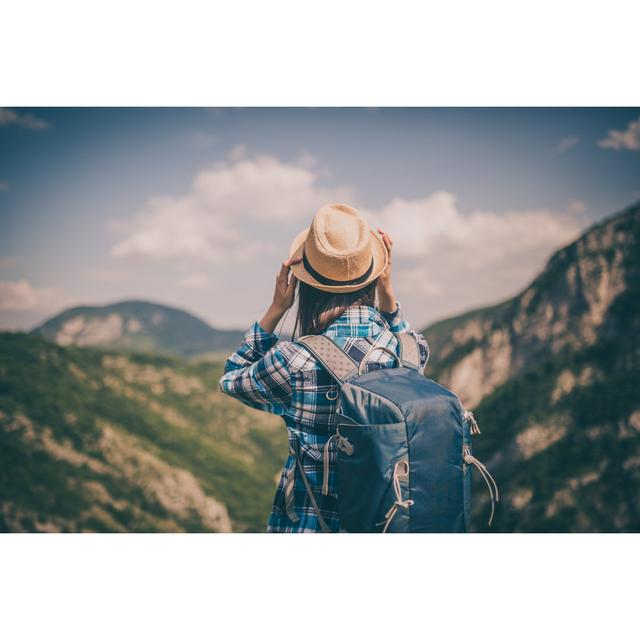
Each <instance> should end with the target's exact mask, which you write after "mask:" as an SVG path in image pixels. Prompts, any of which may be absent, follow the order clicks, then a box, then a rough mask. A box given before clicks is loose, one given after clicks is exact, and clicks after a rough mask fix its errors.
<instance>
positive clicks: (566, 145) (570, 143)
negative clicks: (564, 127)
mask: <svg viewBox="0 0 640 640" xmlns="http://www.w3.org/2000/svg"><path fill="white" fill-rule="evenodd" d="M578 144H580V138H579V137H578V136H566V137H565V138H562V140H560V141H559V142H558V144H557V145H556V152H557V153H565V152H567V151H569V149H571V148H573V147H575V146H577V145H578Z"/></svg>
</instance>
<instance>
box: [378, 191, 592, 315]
mask: <svg viewBox="0 0 640 640" xmlns="http://www.w3.org/2000/svg"><path fill="white" fill-rule="evenodd" d="M583 211H584V203H579V201H574V202H572V203H570V204H569V205H568V207H567V209H566V210H564V211H559V212H557V211H551V210H549V209H544V208H543V209H535V210H524V211H504V212H493V211H482V210H475V211H471V212H470V213H468V214H465V213H463V212H461V211H460V210H459V208H458V206H457V202H456V197H455V195H454V194H452V193H450V192H447V191H437V192H435V193H433V194H431V195H429V196H427V197H425V198H419V199H413V200H408V199H403V198H395V199H394V200H392V201H391V202H389V204H387V205H386V206H385V207H383V208H381V209H379V210H369V211H367V217H368V218H369V220H370V222H372V223H373V224H374V225H376V226H380V227H381V228H383V229H384V230H385V231H387V232H388V233H389V234H390V235H391V237H392V238H393V240H394V272H395V279H396V282H397V288H398V291H399V292H400V293H402V294H403V296H405V295H407V296H410V297H411V298H412V299H413V301H414V302H413V305H412V306H414V307H418V304H417V303H416V300H421V301H422V302H421V304H422V305H423V306H424V307H426V308H428V309H429V310H430V311H431V312H432V313H433V314H434V315H438V316H440V315H445V314H448V313H453V312H457V311H460V310H463V309H467V308H469V307H471V306H476V305H479V304H487V303H488V302H492V301H495V300H498V299H500V298H503V297H505V296H507V295H512V294H514V293H516V292H517V291H518V290H519V289H521V288H522V287H523V286H524V285H525V284H526V283H527V281H528V280H530V279H531V278H532V277H533V276H534V275H535V274H536V273H537V272H538V271H539V270H540V269H541V268H542V266H543V264H544V261H545V260H546V259H547V258H548V257H549V255H550V254H551V252H552V251H553V250H554V249H556V248H559V247H560V246H562V245H564V244H566V243H567V242H569V241H571V240H573V239H574V238H575V237H577V236H578V234H579V232H580V230H581V228H582V227H583V226H584V224H585V222H586V221H585V220H582V219H581V218H580V215H581V213H582V212H583ZM423 314H424V311H423Z"/></svg>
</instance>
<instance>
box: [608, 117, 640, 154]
mask: <svg viewBox="0 0 640 640" xmlns="http://www.w3.org/2000/svg"><path fill="white" fill-rule="evenodd" d="M598 146H600V147H602V148H603V149H616V150H620V149H629V150H630V151H640V117H639V118H638V119H637V120H632V121H631V122H630V123H629V124H628V126H627V128H626V130H625V131H616V130H615V129H610V130H609V133H608V135H607V137H606V138H603V139H602V140H598Z"/></svg>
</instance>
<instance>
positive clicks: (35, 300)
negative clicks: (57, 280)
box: [0, 278, 69, 311]
mask: <svg viewBox="0 0 640 640" xmlns="http://www.w3.org/2000/svg"><path fill="white" fill-rule="evenodd" d="M68 302H69V298H68V296H67V295H66V294H64V293H63V292H61V291H60V290H59V289H55V288H49V287H34V286H33V285H32V284H31V283H30V282H28V281H27V280H25V279H24V278H23V279H22V280H15V281H11V280H0V311H31V310H33V311H48V310H51V309H53V308H57V307H59V306H62V305H64V304H67V303H68Z"/></svg>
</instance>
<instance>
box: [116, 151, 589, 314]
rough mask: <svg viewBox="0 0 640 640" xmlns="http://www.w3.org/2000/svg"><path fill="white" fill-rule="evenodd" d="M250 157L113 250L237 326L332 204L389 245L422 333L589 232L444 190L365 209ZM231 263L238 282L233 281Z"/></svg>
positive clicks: (274, 163) (146, 219)
mask: <svg viewBox="0 0 640 640" xmlns="http://www.w3.org/2000/svg"><path fill="white" fill-rule="evenodd" d="M243 154H246V150H243ZM243 154H240V153H239V152H238V153H235V154H234V157H235V159H233V160H232V159H228V160H227V161H226V162H224V163H219V164H217V165H215V166H213V167H211V168H209V169H207V170H205V171H202V172H200V173H198V174H197V175H196V176H195V178H194V180H193V183H192V185H191V187H190V189H189V190H188V192H187V193H186V194H185V195H182V196H177V197H164V198H153V199H151V200H150V201H149V202H148V203H147V205H146V207H145V208H144V210H143V211H141V212H139V213H138V214H136V215H134V216H132V217H131V218H130V219H129V220H125V221H120V222H118V223H116V224H114V228H115V229H116V230H118V231H119V232H121V233H123V237H122V238H121V239H120V240H119V241H118V242H117V243H116V244H115V245H114V247H113V249H112V255H113V256H114V257H115V258H118V259H124V258H137V259H139V260H140V259H142V260H144V259H152V260H155V261H163V262H164V263H166V265H167V266H168V267H169V268H170V269H171V270H173V271H174V272H176V271H177V272H181V276H182V277H181V279H180V278H179V279H178V280H177V281H176V282H177V283H178V284H179V286H180V287H181V289H183V290H185V291H188V290H193V291H194V292H196V291H199V290H200V291H201V290H204V289H205V288H206V287H209V286H212V285H213V284H215V286H216V288H217V289H218V290H219V292H220V295H221V299H224V300H226V301H229V303H230V305H229V306H230V307H231V308H233V310H234V311H233V312H231V311H230V312H229V313H230V314H233V317H234V318H237V324H238V325H241V324H243V323H244V322H246V317H245V316H249V317H251V316H253V315H255V314H256V313H258V312H259V309H256V308H255V307H256V306H257V305H261V304H262V302H261V301H262V300H268V298H269V296H270V294H271V287H272V286H273V283H272V280H273V273H275V270H276V269H277V265H278V263H279V262H280V260H281V259H282V258H283V256H282V255H279V254H280V252H282V251H283V250H286V248H288V245H289V242H290V239H292V238H293V235H294V234H295V233H296V232H298V231H299V230H300V229H302V228H304V227H305V226H306V225H308V224H309V222H310V220H311V217H312V215H313V214H314V212H315V211H316V210H317V208H318V207H319V206H321V205H322V204H325V203H327V202H332V201H333V202H348V203H350V204H353V205H354V206H356V207H358V208H359V209H360V210H361V211H362V213H363V214H364V215H365V216H366V217H367V219H368V220H369V222H370V223H371V224H372V226H380V227H382V228H384V229H385V230H387V231H388V232H389V233H390V234H391V236H392V237H393V239H394V273H395V278H394V280H395V283H396V288H397V290H398V292H399V295H400V296H401V299H402V301H403V304H404V306H405V309H407V310H408V313H409V317H411V318H413V319H414V321H416V322H423V321H425V320H429V319H434V318H435V317H439V316H440V317H441V316H445V315H448V314H451V313H457V312H459V311H463V310H465V309H468V308H469V307H472V306H478V305H484V304H489V303H492V302H495V301H497V300H499V299H501V298H504V297H506V296H508V295H513V294H514V293H516V292H517V291H518V290H520V289H521V288H522V287H524V286H525V285H526V284H527V281H528V280H530V279H531V278H532V277H533V276H534V275H535V274H536V273H538V272H539V271H540V269H541V268H542V267H543V266H544V262H545V260H546V259H547V258H548V257H549V256H550V254H551V253H552V251H553V250H555V249H557V248H559V247H560V246H562V245H564V244H566V243H567V242H569V241H571V240H573V239H574V238H575V237H576V236H577V235H578V234H579V232H580V230H581V228H582V227H583V226H584V224H585V222H586V220H585V219H583V218H584V215H583V214H584V212H585V209H586V207H585V205H584V203H583V202H581V201H579V200H574V201H572V202H570V203H569V204H568V205H567V207H566V208H565V209H564V210H562V211H552V210H550V209H546V208H540V209H532V210H514V211H484V210H472V211H469V212H466V211H461V210H460V209H459V207H458V205H457V201H456V196H455V195H454V194H453V193H450V192H447V191H435V192H433V193H431V194H428V195H425V196H424V197H420V198H414V199H407V198H400V197H397V198H394V199H392V200H391V201H389V202H388V203H387V204H386V205H384V206H382V207H380V208H376V209H373V208H370V209H366V208H364V207H362V206H360V205H359V203H358V201H357V200H356V198H355V195H354V193H353V191H352V190H351V189H347V188H331V189H328V188H323V187H321V186H319V184H318V182H319V176H320V175H322V173H321V172H322V169H320V168H314V167H312V166H301V164H300V162H299V160H298V161H297V162H295V163H286V162H283V161H281V160H279V159H277V158H274V157H271V156H247V155H243ZM305 164H307V165H311V163H305ZM231 263H233V264H234V265H235V267H234V272H233V273H234V279H230V278H227V276H226V275H224V274H226V273H227V271H226V269H225V266H226V265H227V264H231ZM241 263H243V264H241ZM218 265H222V266H218ZM239 282H242V286H239Z"/></svg>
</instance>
